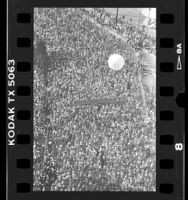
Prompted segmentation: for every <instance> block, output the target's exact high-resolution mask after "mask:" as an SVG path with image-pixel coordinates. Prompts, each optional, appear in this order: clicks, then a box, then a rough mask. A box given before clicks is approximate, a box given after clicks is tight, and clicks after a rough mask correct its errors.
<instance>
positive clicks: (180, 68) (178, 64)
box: [177, 55, 182, 70]
mask: <svg viewBox="0 0 188 200" xmlns="http://www.w3.org/2000/svg"><path fill="white" fill-rule="evenodd" d="M177 70H182V65H181V58H180V55H178V62H177Z"/></svg>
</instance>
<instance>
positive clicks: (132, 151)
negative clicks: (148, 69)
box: [34, 8, 156, 191]
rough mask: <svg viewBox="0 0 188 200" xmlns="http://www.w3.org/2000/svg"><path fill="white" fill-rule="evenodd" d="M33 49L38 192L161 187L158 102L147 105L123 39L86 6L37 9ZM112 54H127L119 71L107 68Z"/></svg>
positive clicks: (35, 160)
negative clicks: (40, 48) (157, 148)
mask: <svg viewBox="0 0 188 200" xmlns="http://www.w3.org/2000/svg"><path fill="white" fill-rule="evenodd" d="M131 40H132V39H130V41H131ZM40 41H43V42H44V43H45V46H46V56H39V55H41V54H43V53H44V52H38V50H37V49H38V45H37V44H38V43H39V42H40ZM34 51H35V52H34V55H35V56H34V190H35V191H39V190H51V191H105V190H111V191H155V185H156V181H155V177H156V175H155V172H156V171H155V170H156V169H155V156H156V153H155V137H156V136H155V134H156V133H155V131H156V130H155V120H156V119H155V107H154V108H153V107H152V108H150V107H148V112H147V114H146V113H145V112H144V111H143V109H142V103H143V102H142V99H141V94H140V91H139V87H138V83H137V79H136V72H137V68H136V63H135V61H134V60H131V61H130V60H129V59H126V58H128V55H129V52H128V51H127V50H125V44H123V43H122V42H121V41H120V40H119V39H118V38H116V37H114V36H113V35H111V34H109V33H107V32H106V31H105V30H104V29H103V28H99V27H97V26H96V25H95V24H94V23H92V21H91V20H89V19H88V18H87V16H85V15H84V14H83V13H82V9H74V8H66V9H62V8H53V9H52V8H35V11H34ZM36 52H37V53H36ZM113 53H119V54H121V55H122V56H123V57H124V58H125V60H126V65H125V66H124V68H123V69H122V70H121V71H118V72H114V71H113V70H111V69H109V68H108V65H107V60H108V57H109V55H111V54H113ZM37 58H38V59H37ZM40 59H44V60H46V59H47V60H49V62H48V64H44V62H43V65H44V67H43V69H41V67H40V66H41V65H40V64H39V62H41V61H40ZM45 70H46V71H47V72H48V73H44V71H45ZM45 80H47V81H45ZM110 98H111V99H114V102H108V99H110ZM92 99H95V100H96V102H97V100H100V99H106V101H107V103H98V104H91V103H89V102H90V101H91V100H92ZM116 100H118V101H119V103H116ZM78 101H80V102H82V101H88V105H81V104H77V102H78ZM45 106H46V107H47V111H45V109H46V107H45ZM44 115H45V117H44ZM44 119H46V121H45V120H44ZM49 129H50V133H49V137H48V138H47V136H46V134H47V133H46V130H49ZM46 138H47V139H48V140H47V143H48V144H47V145H48V150H47V154H46V155H47V157H48V159H47V161H46V164H45V163H44V162H43V160H44V158H43V157H44V151H45V150H44V149H45V145H46V144H45V141H46ZM44 177H45V178H44ZM45 184H46V185H48V186H46V187H43V186H44V185H45ZM41 185H42V187H41Z"/></svg>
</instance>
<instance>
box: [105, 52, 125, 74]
mask: <svg viewBox="0 0 188 200" xmlns="http://www.w3.org/2000/svg"><path fill="white" fill-rule="evenodd" d="M124 65H125V61H124V58H123V57H122V56H121V55H119V54H112V55H111V56H110V57H109V59H108V66H109V68H111V69H113V70H116V71H117V70H120V69H122V68H123V66H124Z"/></svg>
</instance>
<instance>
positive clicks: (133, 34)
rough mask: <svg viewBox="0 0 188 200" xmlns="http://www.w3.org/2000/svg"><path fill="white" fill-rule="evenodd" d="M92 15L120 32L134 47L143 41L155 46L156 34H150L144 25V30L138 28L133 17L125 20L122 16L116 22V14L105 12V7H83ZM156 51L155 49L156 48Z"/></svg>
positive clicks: (102, 23)
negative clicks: (90, 8)
mask: <svg viewBox="0 0 188 200" xmlns="http://www.w3.org/2000/svg"><path fill="white" fill-rule="evenodd" d="M83 11H85V12H86V13H87V14H88V15H89V16H90V17H94V18H95V20H96V21H97V22H99V23H100V24H101V25H102V26H107V27H109V28H111V29H113V30H116V31H117V32H118V34H121V35H122V36H123V37H124V38H125V39H126V41H127V44H129V45H131V46H132V47H136V46H137V44H138V43H139V42H141V41H144V43H147V44H148V45H151V46H153V48H154V47H155V44H156V36H155V35H151V34H148V32H147V30H146V29H145V27H144V26H143V28H142V30H140V29H138V28H137V26H138V25H135V24H134V23H133V22H132V19H131V18H130V19H129V20H125V19H123V16H122V17H118V19H117V24H116V16H115V15H114V16H110V15H109V14H108V13H106V12H105V10H104V9H97V8H94V9H92V10H91V11H89V10H88V9H83ZM154 52H155V49H154Z"/></svg>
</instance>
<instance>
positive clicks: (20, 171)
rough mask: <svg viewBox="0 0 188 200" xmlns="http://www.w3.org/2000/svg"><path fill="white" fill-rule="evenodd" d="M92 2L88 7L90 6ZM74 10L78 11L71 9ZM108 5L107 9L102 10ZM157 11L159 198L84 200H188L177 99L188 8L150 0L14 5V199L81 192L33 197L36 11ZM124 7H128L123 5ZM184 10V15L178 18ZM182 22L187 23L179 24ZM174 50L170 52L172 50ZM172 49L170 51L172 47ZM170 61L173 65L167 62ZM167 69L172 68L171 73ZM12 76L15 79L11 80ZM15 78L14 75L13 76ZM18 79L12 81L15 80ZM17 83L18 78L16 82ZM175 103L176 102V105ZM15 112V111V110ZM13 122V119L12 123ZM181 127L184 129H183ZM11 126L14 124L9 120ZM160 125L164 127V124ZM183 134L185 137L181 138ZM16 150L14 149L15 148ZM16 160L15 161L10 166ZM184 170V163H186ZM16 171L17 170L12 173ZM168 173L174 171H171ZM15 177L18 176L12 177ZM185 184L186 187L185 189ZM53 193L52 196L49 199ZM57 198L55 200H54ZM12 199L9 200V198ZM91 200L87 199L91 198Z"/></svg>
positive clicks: (11, 180)
mask: <svg viewBox="0 0 188 200" xmlns="http://www.w3.org/2000/svg"><path fill="white" fill-rule="evenodd" d="M85 2H86V1H85ZM71 4H72V5H71ZM101 4H102V5H101ZM114 4H116V5H118V7H156V8H157V87H156V88H157V93H156V94H157V102H156V103H157V111H156V113H157V116H156V117H157V124H156V130H157V134H156V144H157V146H156V152H157V164H156V171H157V172H156V176H157V180H156V186H157V188H156V192H123V193H117V192H110V193H109V192H97V193H95V192H92V194H89V193H90V192H84V193H86V195H85V194H84V193H83V194H80V195H81V197H82V198H85V197H86V196H88V195H91V196H94V197H97V198H99V197H106V195H107V194H109V195H110V196H111V197H115V198H117V197H130V198H135V199H136V198H140V197H141V195H143V197H144V198H146V199H147V198H156V199H159V198H160V199H161V198H162V199H163V198H164V199H177V198H180V199H183V198H184V196H182V195H183V187H184V185H183V176H182V175H183V169H182V167H183V166H179V165H178V163H182V161H183V156H184V155H183V154H184V153H183V146H184V135H183V134H184V132H183V131H184V124H183V121H184V116H183V110H182V109H181V108H179V107H178V106H177V105H176V100H175V98H176V96H177V95H178V94H179V93H180V92H183V91H184V85H183V83H184V82H183V81H182V80H184V73H185V70H184V65H183V64H184V52H185V51H184V46H185V42H184V41H185V38H184V37H185V36H184V28H183V25H184V23H185V21H184V18H183V16H182V15H181V13H180V11H181V9H183V8H184V1H178V2H175V0H174V1H169V0H166V1H163V2H159V1H155V2H153V3H152V4H153V5H151V3H150V2H149V1H147V0H145V1H141V2H139V3H138V2H137V1H127V2H126V3H125V2H124V3H122V2H121V1H116V2H114V3H110V2H105V1H104V2H101V3H99V2H86V3H85V5H84V4H83V2H79V1H77V2H74V1H69V2H62V1H58V0H57V1H56V2H54V3H53V2H51V1H49V2H47V1H40V2H24V1H22V0H20V1H17V2H13V1H9V2H8V9H9V13H10V12H12V14H9V19H10V22H9V23H8V25H9V26H8V29H9V31H10V30H11V31H13V32H11V33H9V35H8V41H9V42H8V43H9V52H8V67H11V70H8V80H13V81H11V82H12V84H11V85H10V86H9V85H8V86H7V89H8V91H14V92H12V94H11V93H8V94H7V95H8V97H10V98H11V96H12V97H13V98H12V99H14V100H12V101H11V100H10V101H9V103H8V106H7V113H8V114H7V117H10V116H11V114H12V115H14V114H15V116H16V118H17V119H16V120H15V124H14V125H16V127H14V129H13V128H12V129H8V130H9V131H10V130H14V133H13V132H12V131H11V133H9V134H8V139H10V140H11V141H14V144H15V145H10V146H8V161H9V166H8V170H9V174H10V175H8V177H7V178H8V184H9V189H8V193H9V195H8V196H9V198H15V197H16V198H20V197H21V198H24V199H32V198H42V197H45V198H46V197H48V196H49V197H48V198H53V196H54V195H57V198H61V197H62V195H66V196H67V197H69V198H70V197H77V195H78V192H73V193H69V194H68V193H67V192H44V193H43V192H32V181H33V180H32V179H33V171H32V155H33V146H32V145H33V144H32V140H33V135H32V125H33V124H32V118H33V116H32V110H33V109H32V106H33V102H32V99H33V98H32V92H33V88H32V81H33V79H32V78H33V71H32V64H33V44H32V41H33V24H32V23H33V21H32V20H33V18H32V17H33V8H34V7H79V6H80V7H115V6H114ZM123 4H124V5H123ZM178 10H179V12H178ZM180 21H182V23H179V24H178V22H180ZM167 44H169V45H170V46H168V45H167ZM178 44H182V46H181V45H179V46H181V48H182V51H183V53H182V54H183V55H182V58H181V59H182V69H177V53H176V47H178V46H177V45H178ZM166 45H167V46H166ZM167 58H168V59H167ZM166 66H167V67H166ZM10 74H11V75H10ZM12 74H13V75H12ZM10 77H12V78H10ZM13 77H14V78H13ZM13 82H14V84H13ZM172 100H174V101H172ZM10 106H11V108H13V107H14V108H15V109H10V110H9V107H10ZM8 119H9V118H8ZM180 121H181V124H180ZM8 122H9V120H8ZM158 122H159V123H158ZM180 132H181V133H182V135H181V134H179V133H180ZM11 146H12V147H13V148H11ZM10 158H11V160H10ZM182 165H183V163H182ZM12 167H15V169H12ZM167 169H168V170H167ZM11 172H12V173H11ZM180 182H181V185H180V186H179V184H180ZM178 186H179V188H178ZM46 193H47V194H46ZM51 195H52V196H51ZM8 196H7V197H8ZM86 198H87V197H86Z"/></svg>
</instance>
